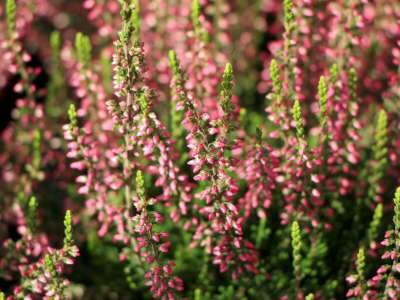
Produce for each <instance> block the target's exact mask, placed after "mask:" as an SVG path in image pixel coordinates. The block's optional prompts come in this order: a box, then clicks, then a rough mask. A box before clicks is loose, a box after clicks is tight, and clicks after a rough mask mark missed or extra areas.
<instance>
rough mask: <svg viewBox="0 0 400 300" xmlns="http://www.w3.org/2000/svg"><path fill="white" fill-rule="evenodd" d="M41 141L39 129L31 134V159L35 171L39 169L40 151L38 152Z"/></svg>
mask: <svg viewBox="0 0 400 300" xmlns="http://www.w3.org/2000/svg"><path fill="white" fill-rule="evenodd" d="M41 140H42V134H41V133H40V130H39V129H35V131H34V133H33V143H32V146H33V157H32V166H33V168H34V169H35V170H39V169H40V161H41V156H42V154H41V151H40V144H41Z"/></svg>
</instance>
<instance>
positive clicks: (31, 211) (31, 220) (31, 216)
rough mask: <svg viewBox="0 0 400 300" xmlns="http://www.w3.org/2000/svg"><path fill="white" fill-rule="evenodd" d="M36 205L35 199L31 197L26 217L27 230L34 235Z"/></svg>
mask: <svg viewBox="0 0 400 300" xmlns="http://www.w3.org/2000/svg"><path fill="white" fill-rule="evenodd" d="M37 207H38V204H37V202H36V197H34V196H32V197H31V198H30V199H29V203H28V215H27V223H28V228H29V230H30V232H31V233H34V232H35V230H36V211H37Z"/></svg>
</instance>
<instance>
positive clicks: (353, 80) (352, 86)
mask: <svg viewBox="0 0 400 300" xmlns="http://www.w3.org/2000/svg"><path fill="white" fill-rule="evenodd" d="M348 76H349V79H348V80H349V90H350V97H351V100H352V101H356V99H357V84H358V76H357V71H356V69H354V68H351V69H350V70H349V74H348Z"/></svg>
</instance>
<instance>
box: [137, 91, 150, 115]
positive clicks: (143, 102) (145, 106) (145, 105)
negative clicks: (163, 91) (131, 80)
mask: <svg viewBox="0 0 400 300" xmlns="http://www.w3.org/2000/svg"><path fill="white" fill-rule="evenodd" d="M139 104H140V109H141V111H142V113H143V114H144V115H147V114H148V112H149V101H148V100H147V97H146V95H145V94H141V95H140V98H139Z"/></svg>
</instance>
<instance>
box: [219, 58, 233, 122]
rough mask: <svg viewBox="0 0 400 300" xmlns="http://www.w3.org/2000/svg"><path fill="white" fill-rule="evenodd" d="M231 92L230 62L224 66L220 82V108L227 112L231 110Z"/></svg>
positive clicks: (231, 74) (231, 68) (231, 69)
mask: <svg viewBox="0 0 400 300" xmlns="http://www.w3.org/2000/svg"><path fill="white" fill-rule="evenodd" d="M232 94H233V67H232V65H231V64H230V63H227V64H226V66H225V70H224V74H223V75H222V83H221V108H222V110H223V111H224V112H225V113H226V114H229V113H231V112H232V110H233V104H232Z"/></svg>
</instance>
